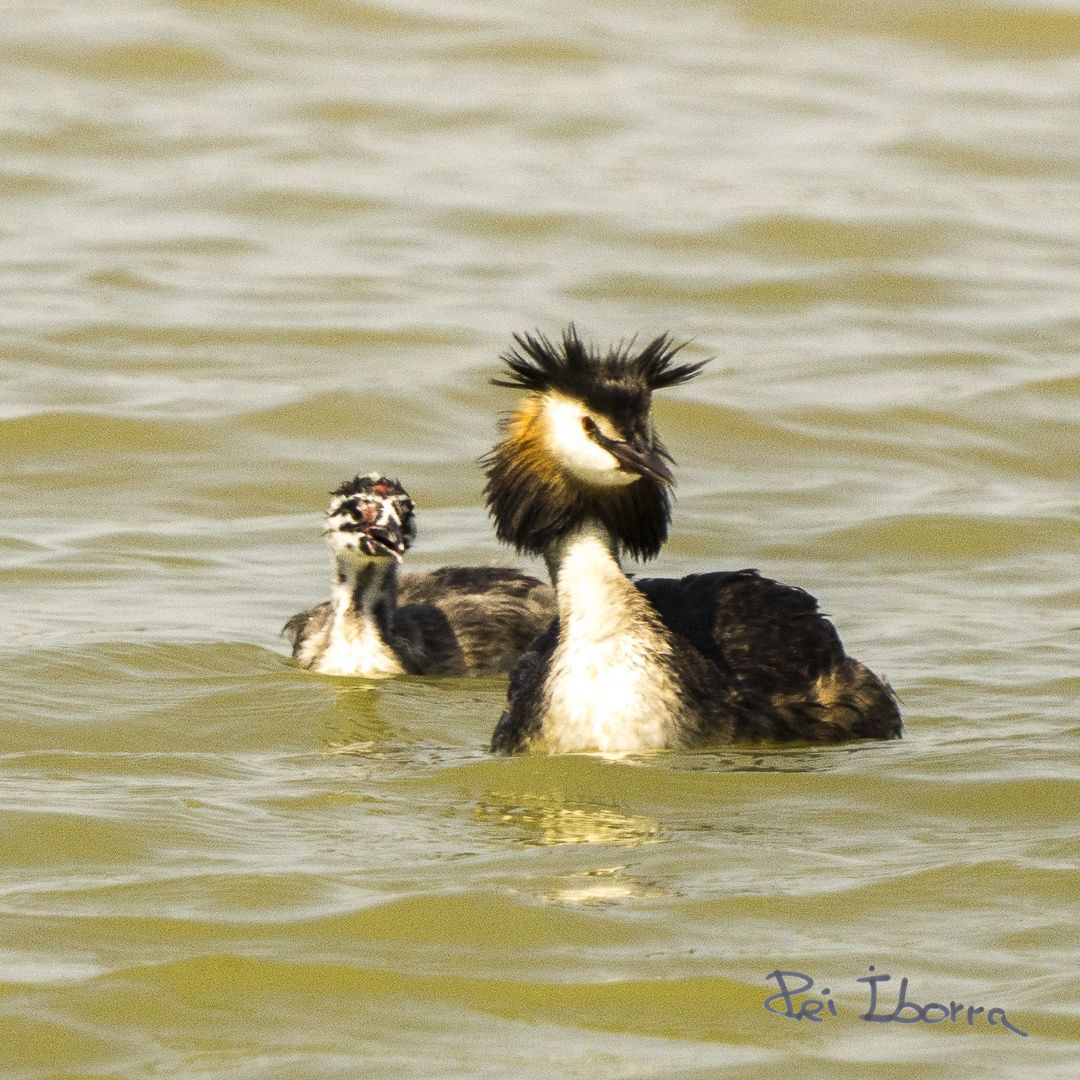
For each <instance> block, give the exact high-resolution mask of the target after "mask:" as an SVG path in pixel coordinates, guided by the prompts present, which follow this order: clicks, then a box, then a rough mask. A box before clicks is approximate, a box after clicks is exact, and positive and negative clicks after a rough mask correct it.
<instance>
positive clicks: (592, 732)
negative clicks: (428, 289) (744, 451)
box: [487, 330, 900, 752]
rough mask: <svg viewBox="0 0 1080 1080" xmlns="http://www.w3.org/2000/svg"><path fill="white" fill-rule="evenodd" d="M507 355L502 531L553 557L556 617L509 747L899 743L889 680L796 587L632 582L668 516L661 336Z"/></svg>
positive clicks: (521, 699)
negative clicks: (513, 390)
mask: <svg viewBox="0 0 1080 1080" xmlns="http://www.w3.org/2000/svg"><path fill="white" fill-rule="evenodd" d="M517 341H518V344H519V346H520V347H521V350H522V351H521V352H520V353H513V354H511V355H510V356H509V357H507V358H506V359H507V361H508V364H509V366H510V370H511V377H510V379H509V380H507V381H506V382H505V383H503V385H513V386H518V387H521V388H523V389H525V390H526V391H528V396H527V397H526V398H525V400H524V401H523V402H522V404H521V405H520V406H519V408H518V409H517V410H516V411H515V412H514V413H513V414H512V415H511V416H510V418H509V419H508V421H507V424H506V431H505V436H506V437H505V438H504V439H503V441H502V442H501V443H500V444H499V445H498V446H497V447H496V448H495V450H494V451H493V452H492V454H491V455H490V456H489V458H488V460H487V465H488V489H487V493H488V502H489V506H490V508H491V511H492V514H493V516H494V518H495V525H496V531H497V533H498V535H499V536H500V538H502V539H503V540H506V541H507V542H509V543H511V544H513V545H514V546H515V547H517V548H518V549H519V550H521V551H528V552H530V553H538V554H542V555H543V556H544V558H545V559H546V561H547V563H548V568H549V571H550V573H551V576H552V581H553V583H554V584H555V587H556V594H557V598H558V620H557V621H556V622H555V623H554V624H553V625H552V626H551V627H550V628H549V629H548V630H547V632H546V633H545V634H543V635H542V636H541V637H540V638H539V639H538V640H537V641H536V642H534V643H533V645H532V646H531V647H530V649H529V650H528V651H527V652H526V653H525V654H524V655H523V656H522V658H521V660H520V662H519V663H518V665H517V667H516V668H515V669H514V671H513V673H512V674H511V679H510V689H509V694H508V698H507V706H506V710H505V711H504V713H503V716H502V718H501V719H500V721H499V723H498V726H497V727H496V729H495V734H494V736H493V739H492V748H493V749H495V750H497V751H508V752H513V751H520V750H529V749H535V750H543V751H547V752H572V751H578V750H599V751H608V752H622V751H640V750H654V749H662V748H677V747H692V746H701V745H708V744H721V743H730V742H734V741H763V740H780V741H796V740H797V741H810V742H835V741H840V740H845V739H853V738H893V737H897V736H899V734H900V715H899V711H898V709H897V707H896V703H895V699H894V696H893V694H892V692H891V690H890V689H889V688H888V685H887V684H886V683H884V682H883V681H882V680H880V679H878V678H877V676H875V675H874V674H873V673H872V672H870V671H869V669H867V668H866V667H865V666H864V665H862V664H861V663H859V662H858V661H857V660H854V659H852V658H850V657H848V656H846V654H845V653H844V649H843V646H842V645H841V643H840V639H839V637H838V635H837V633H836V630H835V628H834V627H833V625H832V623H830V622H829V620H828V619H826V618H825V617H824V616H823V615H821V614H820V612H819V611H818V609H817V601H816V600H814V598H813V597H812V596H810V595H809V594H808V593H806V592H804V591H803V590H802V589H798V588H795V587H793V586H789V585H782V584H780V583H778V582H775V581H771V580H769V579H768V578H765V577H762V576H761V575H759V574H758V573H757V572H756V571H753V570H740V571H735V572H719V573H709V574H694V575H691V576H689V577H685V578H680V579H674V578H671V579H665V578H648V579H643V580H639V581H636V582H635V581H632V580H631V579H630V578H629V577H627V575H626V574H625V572H624V571H623V569H622V566H621V564H620V561H619V556H620V553H621V552H622V551H628V552H630V553H631V554H634V555H637V556H639V557H645V558H649V557H652V556H654V555H655V554H656V553H657V552H658V551H659V549H660V546H661V545H662V543H663V541H664V539H665V538H666V535H667V525H668V520H669V501H668V498H669V497H668V488H669V486H670V485H671V483H672V482H673V477H672V475H671V472H670V469H669V468H668V462H670V460H671V459H670V457H668V455H667V453H666V451H665V450H664V448H663V446H662V444H661V443H660V442H659V440H658V438H657V437H656V433H655V430H654V428H653V426H652V421H651V417H650V413H649V409H650V403H651V392H652V390H654V389H657V388H659V387H662V386H668V385H673V384H675V383H677V382H682V381H685V380H686V379H688V378H691V377H692V376H693V375H695V374H696V373H697V371H698V369H699V367H700V365H683V366H675V365H673V364H672V359H673V357H674V354H675V351H676V350H674V349H672V348H671V346H670V344H669V342H668V341H667V339H666V338H661V339H657V340H656V341H654V342H652V343H651V344H649V345H647V346H646V347H645V348H644V349H642V350H641V352H640V353H638V354H636V355H634V354H632V353H631V352H630V351H629V350H627V349H620V350H616V351H614V352H612V353H610V354H608V355H607V356H599V355H597V354H595V353H593V352H592V351H590V350H588V349H587V348H586V347H585V346H584V345H582V343H581V342H580V340H579V339H578V338H577V336H576V334H575V333H574V332H573V331H572V330H571V331H568V332H567V334H566V335H564V337H563V340H562V342H561V343H560V345H552V344H551V343H550V342H548V341H547V340H546V339H543V338H534V337H519V338H518V339H517Z"/></svg>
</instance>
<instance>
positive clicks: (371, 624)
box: [318, 559, 405, 675]
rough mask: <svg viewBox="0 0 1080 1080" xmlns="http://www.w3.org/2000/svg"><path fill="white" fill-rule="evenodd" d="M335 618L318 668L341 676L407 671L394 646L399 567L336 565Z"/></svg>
mask: <svg viewBox="0 0 1080 1080" xmlns="http://www.w3.org/2000/svg"><path fill="white" fill-rule="evenodd" d="M330 604H331V608H332V616H331V620H330V625H329V628H328V630H327V638H326V648H325V652H324V654H323V656H322V657H321V659H320V660H319V663H318V669H319V670H320V671H324V672H326V673H327V674H338V675H399V674H401V673H402V672H403V671H404V670H405V669H404V667H403V665H402V662H401V659H400V657H399V656H398V654H397V652H396V650H395V649H394V646H393V641H392V634H393V621H394V612H395V610H396V608H397V563H396V562H394V560H393V559H371V560H369V561H366V562H359V563H358V562H353V561H347V560H344V559H338V560H336V575H335V579H334V583H333V586H332V593H331V600H330Z"/></svg>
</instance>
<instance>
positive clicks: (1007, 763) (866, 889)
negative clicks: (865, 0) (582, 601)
mask: <svg viewBox="0 0 1080 1080" xmlns="http://www.w3.org/2000/svg"><path fill="white" fill-rule="evenodd" d="M1077 42H1080V9H1077V8H1076V6H1075V5H1073V4H1069V3H1044V4H1041V5H1040V4H1037V3H1022V4H1012V5H1008V6H1004V5H1001V4H998V3H996V2H993V0H978V2H975V3H970V4H966V5H960V6H959V7H956V6H954V7H952V8H950V9H949V10H948V11H943V10H942V9H941V7H940V5H928V4H924V3H921V2H920V0H904V2H901V3H897V4H890V5H883V4H871V5H865V4H863V5H857V4H849V3H840V4H830V5H824V6H823V5H811V4H777V3H772V2H738V3H730V4H719V5H718V4H702V3H696V2H693V0H679V2H677V3H675V4H674V5H671V4H669V5H663V6H660V5H651V4H645V3H638V2H631V3H623V4H613V3H608V2H599V3H594V4H591V5H588V6H587V7H585V8H582V7H581V5H573V4H567V3H552V4H546V5H545V4H526V5H514V6H512V7H507V6H506V5H497V4H493V3H489V2H487V0H461V2H455V3H450V4H433V3H429V2H426V0H415V2H408V0H386V2H384V3H378V4H375V3H367V2H360V0H356V2H350V0H324V2H320V3H308V2H300V0H233V2H229V3H206V2H201V0H188V2H173V3H166V2H164V0H154V2H149V3H148V2H146V0H142V2H139V3H131V2H128V3H123V2H121V3H114V4H109V5H104V6H103V5H100V4H94V3H90V2H89V0H72V2H69V3H67V4H65V5H60V6H53V7H47V8H37V7H24V8H23V9H21V10H18V11H10V12H8V13H6V16H5V25H4V31H3V34H2V39H0V59H2V61H3V69H4V76H3V77H4V82H5V93H4V94H3V96H2V97H0V149H2V155H0V198H2V199H3V202H4V205H5V209H6V213H5V214H4V216H3V221H2V223H0V291H2V294H3V304H2V306H0V335H2V343H3V349H2V351H0V380H2V383H3V387H4V392H3V394H2V395H0V450H2V453H3V460H4V462H5V466H6V467H5V469H4V475H3V478H2V480H0V490H2V493H3V499H4V507H5V513H4V515H3V525H2V528H0V586H2V592H3V597H4V600H3V608H4V620H3V625H4V630H5V634H4V640H3V645H2V650H0V703H2V704H0V716H2V731H3V736H2V738H0V818H2V825H3V830H4V839H5V843H4V844H3V848H2V854H0V926H2V927H3V934H2V936H0V950H2V952H0V957H2V964H0V1058H2V1060H3V1063H4V1069H3V1072H4V1074H5V1076H10V1077H12V1078H13V1080H14V1078H31V1077H33V1078H38V1077H95V1078H101V1077H117V1078H124V1080H128V1078H132V1080H134V1078H144V1077H161V1076H168V1077H175V1076H182V1077H185V1078H193V1080H198V1078H214V1080H224V1078H237V1080H239V1078H248V1077H251V1078H254V1077H258V1078H260V1080H263V1078H266V1077H282V1078H288V1080H297V1078H307V1077H310V1078H318V1080H322V1078H330V1077H349V1078H352V1077H356V1076H361V1075H362V1076H387V1077H389V1076H395V1077H396V1076H417V1077H425V1076H431V1077H504V1076H508V1075H509V1076H521V1077H537V1078H539V1077H549V1076H553V1075H557V1076H567V1077H574V1076H581V1077H589V1078H590V1080H593V1078H597V1077H602V1078H607V1077H611V1078H615V1077H618V1078H624V1077H653V1076H655V1077H660V1076H664V1077H671V1076H676V1077H685V1078H698V1077H700V1078H705V1077H720V1076H723V1077H741V1076H746V1077H750V1076H755V1077H756V1076H760V1075H762V1073H778V1072H784V1071H792V1072H797V1073H798V1075H800V1076H807V1077H814V1076H821V1077H830V1078H832V1077H853V1078H854V1077H860V1078H861V1077H864V1076H867V1075H869V1074H870V1073H873V1074H874V1075H877V1076H888V1077H897V1078H906V1077H911V1078H915V1077H920V1078H921V1077H927V1076H934V1077H938V1076H940V1077H953V1076H955V1077H969V1076H973V1075H979V1076H998V1075H1000V1076H1014V1077H1024V1078H1027V1077H1031V1076H1048V1077H1049V1076H1061V1077H1065V1076H1072V1075H1074V1074H1075V1064H1076V1060H1077V1057H1078V1050H1080V1016H1078V1010H1077V1001H1078V997H1080V995H1078V989H1080V987H1078V984H1077V979H1076V974H1075V973H1076V971H1077V969H1078V966H1080V939H1078V937H1077V931H1076V927H1077V905H1076V896H1077V888H1076V880H1077V879H1076V867H1077V861H1078V858H1080V843H1078V841H1077V826H1078V818H1080V814H1078V812H1077V806H1078V805H1080V800H1078V799H1077V790H1078V784H1077V781H1078V778H1080V738H1078V732H1080V728H1078V723H1077V710H1076V700H1077V691H1078V689H1080V678H1078V675H1080V664H1078V657H1080V629H1078V627H1080V616H1078V614H1077V608H1078V604H1077V601H1078V593H1080V588H1078V583H1080V573H1078V569H1080V568H1078V559H1077V550H1078V548H1080V523H1078V522H1080V518H1078V514H1077V479H1076V478H1077V476H1078V475H1080V440H1078V438H1077V434H1076V432H1077V417H1078V412H1080V410H1078V400H1080V363H1078V361H1077V350H1076V342H1077V339H1078V335H1080V308H1078V304H1077V297H1078V296H1080V257H1078V254H1077V253H1078V251H1080V147H1078V144H1077V143H1076V140H1075V139H1073V138H1071V137H1070V135H1069V133H1070V132H1071V131H1072V130H1073V129H1074V128H1075V120H1076V116H1077V114H1078V106H1080V90H1078V87H1080V65H1078V62H1077V48H1076V45H1077ZM570 319H574V320H576V322H577V324H578V325H579V327H580V328H581V329H582V331H583V332H584V333H586V334H588V335H589V336H591V337H594V338H596V339H598V340H600V341H606V340H616V339H620V338H623V337H626V336H628V335H630V334H633V333H637V332H640V333H642V334H653V333H660V332H663V331H671V332H673V333H674V334H675V335H676V336H677V337H679V338H685V339H687V340H689V341H690V344H689V345H688V347H687V350H686V355H687V356H688V357H689V358H691V359H703V358H705V357H710V356H711V357H715V359H714V361H713V362H712V364H711V365H710V366H709V367H708V368H707V370H706V373H705V374H704V375H703V376H702V377H701V378H700V379H698V380H697V381H696V382H694V383H691V384H689V385H687V386H685V387H682V388H679V389H677V390H673V391H671V392H668V393H665V394H664V395H663V400H660V401H658V402H657V406H656V413H657V420H658V424H659V425H660V429H661V432H662V434H663V437H664V439H665V441H666V442H667V444H668V445H669V447H670V448H671V450H672V451H673V453H674V455H675V457H676V459H677V460H678V463H679V469H678V473H679V479H680V486H679V501H678V505H677V507H676V517H675V523H674V527H673V535H672V539H671V542H670V544H669V545H668V547H667V548H666V549H665V551H664V553H663V555H662V556H661V558H660V559H659V560H658V562H657V563H656V564H655V565H654V566H653V567H650V572H656V573H670V574H682V573H688V572H692V571H695V570H702V569H711V568H737V567H743V566H757V567H760V568H761V569H762V571H764V572H766V573H768V574H770V575H772V576H775V577H779V578H781V579H783V580H789V581H792V582H795V583H797V584H800V585H803V586H804V587H806V588H808V589H810V590H812V591H813V592H814V593H815V594H816V595H818V596H819V597H820V598H821V600H822V604H823V606H824V608H825V610H827V611H828V612H829V613H830V614H831V615H832V616H833V618H834V619H835V621H836V622H837V624H838V625H839V627H840V628H841V630H842V633H843V635H844V638H845V641H846V642H847V644H848V646H849V648H850V649H851V651H852V652H853V653H854V654H855V655H857V656H859V657H861V658H863V659H864V660H866V661H867V662H868V663H870V664H871V665H872V666H873V667H874V668H875V669H876V670H879V671H881V672H883V673H884V674H886V675H887V676H888V677H889V678H890V679H891V681H892V682H893V684H894V685H895V686H896V688H897V690H898V692H899V694H900V696H901V699H902V704H903V708H904V712H905V717H906V722H907V731H906V737H905V739H904V740H903V741H902V742H901V743H898V744H888V745H881V744H866V745H859V746H850V747H838V748H825V749H810V750H807V749H800V748H794V749H783V750H763V749H746V748H731V749H725V750H721V751H716V752H703V753H697V754H659V755H654V756H649V757H643V758H627V759H622V760H605V759H602V758H596V757H591V756H572V757H564V758H553V759H547V758H523V759H500V758H492V757H490V756H489V755H488V754H487V753H486V752H485V750H484V746H485V743H486V740H487V739H488V737H489V735H490V732H491V729H492V727H493V725H494V722H495V719H496V718H497V716H498V713H499V710H500V708H501V703H502V699H503V696H504V694H505V686H504V684H503V683H502V682H500V681H499V680H491V681H488V680H480V681H475V682H464V681H452V680H451V681H425V680H416V679H403V680H398V681H393V682H383V683H368V682H365V681H362V680H344V679H331V678H325V677H320V676H315V675H311V674H309V673H306V672H302V671H298V670H296V669H295V668H293V667H292V666H291V665H290V664H289V662H288V661H287V660H286V658H285V655H284V652H285V650H284V646H283V643H282V641H281V639H280V638H279V637H278V629H279V627H280V626H281V624H282V622H283V621H284V619H285V618H286V617H287V616H288V615H290V614H291V613H292V612H294V611H296V610H298V609H299V608H300V607H303V606H307V605H308V604H310V603H312V602H314V601H316V600H318V599H321V598H323V597H324V596H325V595H326V592H327V588H328V579H327V571H328V566H327V561H326V556H325V553H324V551H323V549H322V545H321V541H320V540H319V536H318V532H319V519H320V514H321V511H322V510H323V507H324V501H325V499H326V495H327V492H328V491H329V490H330V489H331V488H332V487H334V486H336V485H337V483H338V482H340V480H341V479H343V478H344V477H346V476H347V475H350V474H351V473H353V472H354V471H357V470H359V471H367V470H369V469H372V468H379V469H385V470H387V471H389V472H391V473H392V474H395V475H397V476H399V477H400V478H401V480H402V481H403V482H404V483H405V484H406V485H407V486H408V488H409V490H410V491H411V493H412V494H413V495H414V497H415V499H416V502H417V504H418V507H419V512H420V514H421V519H420V524H421V532H420V538H419V541H418V544H417V547H416V548H415V549H414V552H413V555H414V556H415V557H414V558H413V560H412V561H413V565H414V567H415V568H417V569H424V568H430V567H434V566H438V565H441V564H443V563H447V562H455V561H457V562H480V563H486V562H494V563H500V564H520V565H526V566H527V565H530V564H528V563H520V562H519V560H517V559H516V558H515V557H514V556H513V555H512V554H511V553H509V552H507V551H505V550H503V549H501V548H500V547H499V546H498V544H497V543H496V541H495V539H494V537H493V535H492V533H491V530H490V527H489V525H488V523H487V521H486V518H485V516H484V513H483V510H482V500H481V487H482V478H481V476H480V473H479V471H478V468H477V465H476V458H477V457H478V456H479V455H480V454H482V453H483V452H484V451H485V450H486V449H487V448H488V447H489V446H490V445H491V443H492V441H493V439H494V438H495V420H496V417H497V415H498V413H499V412H500V411H501V410H503V409H504V408H506V407H508V406H509V404H510V402H511V399H512V396H511V395H509V394H508V392H506V391H503V390H499V389H497V388H494V387H491V386H490V385H488V381H487V380H488V379H489V378H490V377H491V375H492V374H493V373H494V371H495V370H496V368H495V365H496V357H497V355H498V353H499V352H500V351H501V350H502V349H504V348H505V347H506V346H507V344H508V342H509V338H510V335H511V333H512V332H514V331H515V330H522V329H533V328H539V329H541V330H543V331H546V332H549V333H554V332H557V331H558V330H559V328H560V327H561V326H562V325H564V324H565V323H566V322H567V321H568V320H570ZM870 965H874V966H875V968H876V969H877V971H878V972H889V973H892V975H893V977H894V981H893V982H892V983H891V984H890V988H889V992H890V993H891V988H892V987H895V986H896V985H897V982H898V981H899V978H900V977H901V976H907V977H909V979H910V994H911V995H912V996H914V997H915V998H916V999H917V1000H919V1001H920V1002H921V1003H924V1004H925V1003H926V1002H928V1001H931V1000H936V1001H944V1002H945V1003H948V1001H950V1000H956V1001H962V1002H964V1003H965V1004H976V1005H982V1006H985V1007H987V1008H989V1007H992V1006H999V1007H1001V1008H1004V1009H1005V1010H1006V1011H1007V1014H1008V1016H1009V1018H1010V1020H1011V1021H1012V1022H1013V1023H1014V1024H1015V1025H1016V1026H1018V1027H1020V1028H1022V1029H1023V1030H1025V1031H1028V1032H1030V1037H1028V1038H1021V1037H1019V1036H1017V1035H1014V1034H1010V1033H1009V1032H1008V1031H1007V1030H1005V1029H1003V1028H1002V1027H1000V1026H998V1027H996V1028H992V1027H990V1026H989V1024H988V1023H985V1022H983V1021H982V1020H981V1019H980V1020H979V1022H977V1023H974V1024H973V1025H972V1026H970V1027H969V1026H968V1025H967V1024H966V1023H963V1022H961V1023H957V1024H937V1025H934V1026H928V1025H907V1026H901V1025H899V1024H888V1025H884V1024H874V1023H869V1022H865V1021H860V1020H859V1019H858V1017H859V1015H860V1013H862V1012H863V1011H864V1010H865V1008H866V1006H867V989H866V986H865V984H859V983H857V982H856V981H855V980H856V979H857V978H859V977H860V976H865V975H866V974H867V973H868V969H869V967H870ZM777 968H782V969H789V970H796V971H801V972H805V973H807V974H810V975H812V976H813V977H814V978H815V979H817V980H819V981H818V983H817V987H818V988H823V987H826V986H827V987H829V989H830V993H831V996H832V998H833V1000H835V1002H836V1003H837V1011H838V1015H837V1016H836V1017H835V1018H830V1019H829V1020H828V1021H826V1022H824V1023H818V1024H813V1023H811V1022H809V1021H802V1022H795V1021H794V1020H790V1019H787V1018H784V1017H781V1016H776V1015H771V1014H770V1013H768V1012H767V1011H766V1010H765V1009H764V1007H763V1002H764V1000H765V999H766V997H767V996H768V995H769V994H770V993H772V992H773V991H774V990H775V987H774V986H773V985H772V984H771V983H769V982H768V981H767V980H766V978H765V976H766V975H767V974H768V973H769V972H770V971H773V970H774V969H777ZM890 1000H895V997H894V996H893V997H890Z"/></svg>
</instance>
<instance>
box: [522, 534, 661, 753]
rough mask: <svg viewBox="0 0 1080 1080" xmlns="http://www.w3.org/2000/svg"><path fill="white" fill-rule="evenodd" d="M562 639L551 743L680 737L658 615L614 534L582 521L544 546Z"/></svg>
mask: <svg viewBox="0 0 1080 1080" xmlns="http://www.w3.org/2000/svg"><path fill="white" fill-rule="evenodd" d="M545 557H546V559H547V562H548V568H549V570H550V572H551V577H552V580H553V582H554V583H555V589H556V594H557V596H558V603H559V641H558V644H557V646H556V650H555V653H554V655H553V657H552V664H551V667H550V669H549V672H548V675H547V679H546V685H545V699H546V708H545V717H544V721H543V735H542V738H543V740H544V742H545V743H546V744H547V745H548V747H549V748H550V749H552V750H554V751H557V752H572V751H577V750H601V751H606V752H621V751H638V750H655V749H659V748H661V747H664V746H671V745H675V744H677V742H678V728H679V726H680V723H681V719H680V717H681V707H680V691H679V682H678V677H677V675H676V673H675V671H674V669H673V666H672V650H671V641H670V637H669V635H668V633H667V631H666V629H665V628H664V625H663V623H662V622H661V621H660V618H659V616H658V615H657V613H656V611H655V610H654V608H653V607H652V605H651V604H650V603H649V602H648V600H647V599H646V598H645V597H644V596H643V595H642V594H641V592H639V591H638V589H637V588H636V587H635V586H634V584H633V583H632V582H631V581H630V580H629V579H628V578H627V577H626V575H625V574H624V573H623V570H622V567H621V566H620V565H619V560H618V557H617V554H616V546H615V540H614V538H613V537H612V536H611V533H610V532H609V531H608V530H607V529H606V527H605V526H604V525H602V524H601V523H600V522H598V521H596V520H591V521H586V522H585V523H584V524H583V525H582V526H580V527H579V528H578V529H576V530H574V531H573V532H571V533H569V534H567V535H565V536H564V537H562V538H560V540H559V541H558V542H556V543H555V544H553V545H551V546H550V547H549V548H548V549H547V550H546V551H545Z"/></svg>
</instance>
